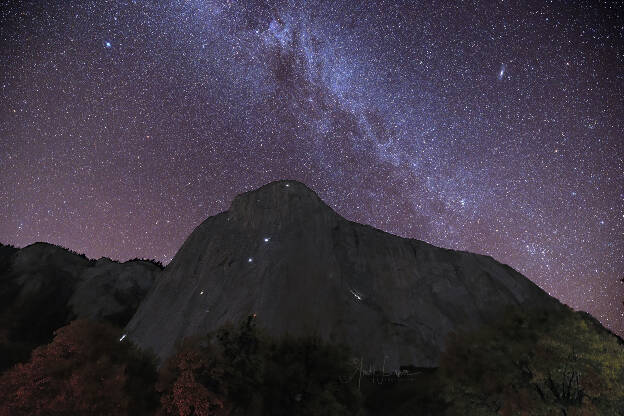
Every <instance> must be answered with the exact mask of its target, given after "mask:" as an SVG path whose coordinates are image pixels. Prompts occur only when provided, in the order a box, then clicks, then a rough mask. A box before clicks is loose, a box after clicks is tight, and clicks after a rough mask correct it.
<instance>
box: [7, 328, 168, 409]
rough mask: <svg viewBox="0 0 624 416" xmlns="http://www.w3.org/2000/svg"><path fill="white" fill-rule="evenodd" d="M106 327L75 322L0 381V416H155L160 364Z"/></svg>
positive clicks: (114, 329)
mask: <svg viewBox="0 0 624 416" xmlns="http://www.w3.org/2000/svg"><path fill="white" fill-rule="evenodd" d="M119 335H120V334H119V330H118V329H116V328H114V327H112V326H110V325H107V324H103V323H92V322H89V321H83V320H79V321H73V322H71V323H70V324H69V325H67V326H65V327H63V328H60V329H59V330H57V331H56V333H55V337H54V340H53V341H52V342H51V343H50V344H48V345H44V346H41V347H38V348H37V349H35V350H34V351H33V354H32V357H31V359H30V361H29V362H27V363H25V364H18V365H16V366H15V367H13V368H12V369H10V370H8V371H7V372H6V373H4V374H3V375H2V377H0V403H2V406H0V415H2V416H4V415H6V416H8V415H11V416H14V415H77V414H89V415H111V414H119V415H123V414H132V415H141V414H151V413H153V412H154V410H155V408H156V406H157V405H158V399H157V396H156V392H155V390H154V383H155V381H156V378H157V374H156V369H155V365H154V363H155V359H154V358H153V356H150V355H147V354H144V353H142V352H140V351H139V350H138V349H136V348H135V347H134V346H133V345H132V344H131V343H129V342H120V341H119Z"/></svg>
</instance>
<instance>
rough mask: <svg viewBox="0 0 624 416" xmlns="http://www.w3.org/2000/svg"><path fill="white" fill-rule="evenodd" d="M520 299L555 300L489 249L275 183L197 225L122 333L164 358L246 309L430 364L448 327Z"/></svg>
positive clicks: (268, 321) (380, 356) (272, 322)
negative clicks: (402, 226) (390, 228)
mask: <svg viewBox="0 0 624 416" xmlns="http://www.w3.org/2000/svg"><path fill="white" fill-rule="evenodd" d="M518 304H526V305H527V306H542V307H549V306H553V307H554V305H559V303H558V301H557V300H555V299H554V298H551V297H550V296H548V295H547V294H546V293H545V292H544V291H542V290H541V289H540V288H539V287H537V286H536V285H535V284H533V283H532V282H531V281H529V280H528V279H527V278H525V277H524V276H522V275H521V274H520V273H518V272H516V271H514V270H513V269H512V268H510V267H509V266H506V265H503V264H500V263H498V262H496V261H495V260H494V259H492V258H491V257H487V256H481V255H477V254H472V253H467V252H460V251H452V250H445V249H442V248H438V247H434V246H432V245H430V244H427V243H424V242H422V241H418V240H413V239H405V238H400V237H397V236H394V235H391V234H388V233H385V232H382V231H380V230H377V229H374V228H372V227H369V226H365V225H361V224H357V223H354V222H350V221H348V220H346V219H344V218H342V217H340V216H339V215H338V214H336V213H335V212H334V211H333V210H332V209H331V208H329V207H328V206H327V205H325V204H324V203H323V202H322V201H321V200H320V199H319V198H318V196H317V195H316V194H315V193H314V192H313V191H312V190H310V189H309V188H307V187H306V186H305V185H304V184H302V183H299V182H295V181H279V182H273V183H270V184H268V185H265V186H263V187H262V188H260V189H258V190H256V191H252V192H248V193H245V194H242V195H239V196H237V197H236V198H235V199H234V201H233V202H232V205H231V207H230V209H229V210H228V211H226V212H223V213H221V214H218V215H216V216H213V217H210V218H208V219H207V220H205V221H204V222H203V223H202V224H201V225H199V226H198V227H197V228H196V229H195V230H194V231H193V233H192V234H191V235H190V236H189V237H188V238H187V240H186V242H185V243H184V244H183V246H182V248H181V249H180V250H179V251H178V253H177V254H176V256H175V258H174V259H173V261H172V262H171V263H170V264H169V265H168V266H167V267H166V268H165V271H164V275H163V276H162V277H161V278H160V279H159V280H158V282H157V284H156V285H155V287H154V289H153V290H152V291H151V292H150V294H149V295H148V296H147V298H146V299H145V301H144V302H143V303H142V304H141V306H140V307H139V310H138V311H137V313H136V315H135V316H134V317H133V318H132V320H131V321H130V323H129V324H128V326H127V327H126V331H127V333H128V337H129V338H130V339H131V340H133V341H134V342H136V343H137V344H139V346H141V347H144V348H151V349H153V350H154V352H156V353H157V354H158V356H159V357H160V358H161V359H163V358H165V357H167V356H168V355H169V354H171V352H172V351H173V347H174V343H175V342H176V341H177V340H179V339H181V338H182V337H185V336H189V335H192V334H201V333H206V332H208V331H211V330H214V329H216V328H218V327H219V326H220V325H222V324H223V323H225V322H227V321H231V322H237V321H240V320H242V319H244V318H245V317H246V316H248V315H249V314H253V313H255V314H256V315H257V318H256V319H257V322H258V325H259V326H262V327H265V328H266V329H268V331H269V332H271V333H272V334H274V335H279V334H283V333H286V332H288V333H291V334H295V335H296V334H303V333H311V332H314V333H316V334H318V335H320V336H321V337H323V338H324V339H327V340H329V341H332V342H342V343H346V344H348V345H349V346H350V347H351V348H352V350H353V352H354V354H356V355H357V356H358V357H359V356H362V357H363V359H364V365H365V366H368V365H373V366H376V367H377V368H381V367H382V366H383V365H385V369H392V368H398V366H399V365H403V364H412V365H417V366H435V365H436V364H437V362H438V358H439V355H440V352H441V351H442V350H443V348H444V342H445V338H446V336H447V334H448V333H449V332H450V331H453V330H457V329H460V328H462V327H465V326H466V325H478V324H480V323H484V322H486V321H487V320H488V319H490V318H492V317H493V316H494V315H495V314H496V313H497V312H499V310H500V308H503V307H505V306H507V305H518Z"/></svg>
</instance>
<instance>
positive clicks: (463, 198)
mask: <svg viewBox="0 0 624 416" xmlns="http://www.w3.org/2000/svg"><path fill="white" fill-rule="evenodd" d="M18 3H19V5H16V6H13V7H9V6H4V7H3V8H1V9H0V149H1V151H0V210H1V211H2V215H1V216H0V241H2V242H3V243H11V244H14V245H18V246H24V245H27V244H30V243H32V242H35V241H48V242H51V243H55V244H60V245H62V246H65V247H69V248H71V249H73V250H76V251H78V252H84V253H85V254H87V255H88V256H89V257H96V258H97V257H100V256H109V257H112V258H114V259H122V260H123V259H128V258H132V257H137V256H138V257H149V258H155V259H157V260H161V261H163V262H165V263H167V262H168V261H169V260H170V259H171V258H172V256H173V255H174V253H175V252H176V251H177V249H178V248H179V247H180V245H181V244H182V242H183V240H184V239H185V238H186V236H187V235H188V234H189V233H190V232H191V231H192V229H193V228H194V227H195V226H197V225H198V224H199V223H200V222H201V221H202V220H204V219H205V218H206V217H208V216H210V215H214V214H216V213H218V212H220V211H223V210H226V209H227V208H228V206H229V202H230V200H231V199H232V198H233V197H234V196H235V195H236V194H238V193H241V192H244V191H248V190H251V189H253V188H256V187H258V186H260V185H263V184H265V183H267V182H269V181H272V180H276V179H297V180H301V181H303V182H305V183H306V184H308V185H309V186H310V187H311V188H313V189H315V190H316V191H317V193H318V194H319V196H320V197H321V198H323V199H324V200H325V201H326V202H327V203H328V204H329V205H330V206H332V207H333V208H334V209H335V210H336V211H337V212H339V213H340V214H342V215H343V216H345V217H346V218H348V219H350V220H354V221H358V222H362V223H366V224H370V225H372V226H375V227H378V228H381V229H383V230H385V231H388V232H391V233H394V234H398V235H401V236H406V237H413V238H417V239H420V240H424V241H427V242H430V243H432V244H436V245H439V246H443V247H450V248H454V249H462V250H469V251H474V252H478V253H485V254H489V255H491V256H493V257H494V258H496V259H497V260H499V261H501V262H503V263H507V264H509V265H511V266H512V267H514V268H516V269H517V270H519V271H520V272H522V273H523V274H525V275H526V276H527V277H529V278H530V279H532V280H533V281H534V282H536V283H537V284H538V285H540V286H541V287H542V288H543V289H545V290H546V291H548V292H549V293H550V294H551V295H553V296H556V297H557V298H559V299H560V300H562V301H563V302H565V303H567V304H569V305H570V306H573V307H575V308H579V309H583V310H586V311H588V312H590V313H592V314H594V315H595V316H596V317H598V318H599V319H600V320H601V321H602V322H603V323H604V324H605V325H606V326H608V327H609V328H611V329H613V330H615V331H616V332H618V333H619V334H620V335H622V334H624V305H623V304H622V300H623V298H624V285H623V284H622V283H620V282H619V279H621V278H622V277H624V274H623V271H624V173H623V172H624V162H623V160H624V145H623V142H624V134H623V131H624V98H623V97H624V74H623V71H622V68H624V52H623V51H624V48H623V45H624V39H623V33H624V27H623V26H622V22H624V16H623V13H622V9H621V8H616V6H615V4H616V3H604V4H605V5H603V6H595V5H593V4H590V3H593V2H581V3H579V4H577V5H573V4H569V3H568V2H548V3H545V2H542V1H535V2H504V3H502V2H496V3H490V4H488V5H483V6H481V7H477V8H475V7H473V6H472V5H462V4H460V3H459V2H457V3H455V4H454V5H451V2H441V3H439V4H436V5H434V4H432V2H428V1H425V2H422V3H418V2H414V1H376V0H373V1H367V2H352V1H346V0H344V1H343V0H334V1H305V2H304V1H277V2H265V1H254V0H245V1H238V0H230V1H181V0H173V1H167V0H163V1H149V0H146V1H112V0H111V1H107V2H95V1H88V0H82V1H47V2H30V1H29V2H18Z"/></svg>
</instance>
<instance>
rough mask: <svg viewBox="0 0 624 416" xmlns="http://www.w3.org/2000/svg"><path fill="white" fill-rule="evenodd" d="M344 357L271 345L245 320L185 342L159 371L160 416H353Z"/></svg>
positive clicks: (307, 343) (316, 343) (301, 346)
mask: <svg viewBox="0 0 624 416" xmlns="http://www.w3.org/2000/svg"><path fill="white" fill-rule="evenodd" d="M352 372H353V367H352V364H351V362H350V360H349V353H348V350H346V349H344V348H342V347H337V346H330V345H327V344H325V343H323V342H322V341H320V340H319V339H318V338H314V337H307V338H294V337H283V338H281V339H272V338H270V337H268V336H266V335H265V334H263V333H262V332H261V331H259V330H258V328H257V327H256V325H255V321H254V319H253V317H250V318H249V319H248V320H247V321H246V322H244V323H241V324H240V325H239V326H237V327H234V326H232V325H226V326H224V327H222V328H220V329H219V330H218V331H216V332H215V333H213V334H210V335H208V336H207V337H203V338H191V339H187V340H185V341H184V342H183V343H182V344H181V345H180V346H179V348H178V352H177V353H176V354H175V355H174V356H173V357H172V358H170V359H169V360H168V361H167V363H166V364H165V366H164V367H163V370H162V371H161V376H160V381H159V383H158V389H159V391H160V392H161V393H162V398H161V402H162V409H161V413H162V414H163V415H172V416H173V415H198V416H200V415H201V416H213V415H215V416H224V415H252V414H253V415H272V416H279V415H319V414H322V415H349V414H355V413H356V412H357V411H358V409H359V403H360V400H359V392H358V391H357V384H355V383H342V382H340V379H341V378H345V377H346V376H349V375H351V374H352Z"/></svg>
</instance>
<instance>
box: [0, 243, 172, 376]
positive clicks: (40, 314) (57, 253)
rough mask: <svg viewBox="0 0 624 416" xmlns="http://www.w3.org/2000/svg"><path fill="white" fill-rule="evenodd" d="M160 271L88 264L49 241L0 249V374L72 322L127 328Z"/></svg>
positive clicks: (143, 265) (137, 265) (149, 266)
mask: <svg viewBox="0 0 624 416" xmlns="http://www.w3.org/2000/svg"><path fill="white" fill-rule="evenodd" d="M160 273H161V268H160V267H158V266H157V265H155V264H153V263H151V262H148V261H138V260H135V261H128V262H126V263H118V262H114V261H112V260H109V259H107V258H101V259H99V260H97V261H96V260H89V259H87V258H86V257H85V256H84V255H78V254H76V253H73V252H71V251H69V250H67V249H64V248H62V247H59V246H55V245H52V244H47V243H35V244H32V245H30V246H28V247H24V248H22V249H16V248H14V247H10V246H4V245H0V352H1V353H2V354H1V355H3V357H2V359H1V360H0V361H1V362H0V370H1V369H2V368H5V367H6V366H8V365H11V364H12V363H14V362H16V361H21V360H23V359H24V358H27V354H28V353H29V351H30V350H31V349H32V348H34V347H36V346H38V345H40V344H43V343H46V342H49V341H50V340H51V339H52V335H53V332H54V330H56V329H57V328H59V327H61V326H63V325H66V324H67V323H69V322H70V321H71V320H73V319H77V318H89V319H95V320H104V321H108V322H111V323H113V324H116V325H119V326H124V325H125V324H126V323H128V320H129V319H130V318H131V317H132V315H134V313H135V312H136V309H137V308H138V306H139V303H140V302H141V301H142V300H143V298H144V297H145V295H146V294H147V292H148V291H149V289H150V288H151V287H152V285H153V284H154V281H155V280H156V277H157V276H158V275H159V274H160ZM24 356H25V357H24Z"/></svg>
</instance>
